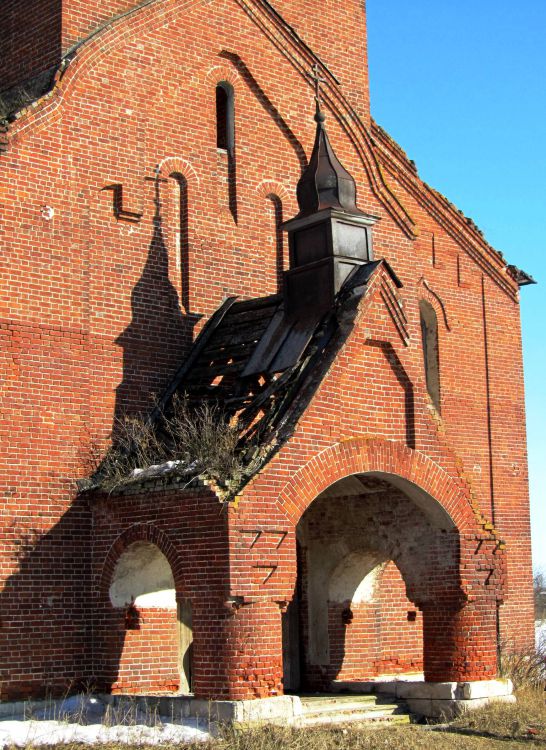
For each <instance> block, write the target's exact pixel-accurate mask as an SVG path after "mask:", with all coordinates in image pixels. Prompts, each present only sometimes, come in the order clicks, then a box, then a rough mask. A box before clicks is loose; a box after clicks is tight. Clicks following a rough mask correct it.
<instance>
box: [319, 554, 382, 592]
mask: <svg viewBox="0 0 546 750" xmlns="http://www.w3.org/2000/svg"><path fill="white" fill-rule="evenodd" d="M383 567H384V563H382V562H379V561H378V559H377V556H376V555H374V554H371V553H370V552H352V553H351V554H350V555H348V556H347V557H346V558H344V559H343V560H342V561H341V563H340V564H339V565H338V566H337V568H336V569H335V570H334V572H333V573H332V576H331V578H330V585H329V590H328V598H329V600H330V601H331V602H346V601H350V602H352V603H353V604H361V603H363V602H371V601H373V599H374V596H375V588H376V584H377V579H378V577H379V575H380V573H381V571H382V570H383Z"/></svg>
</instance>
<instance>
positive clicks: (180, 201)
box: [170, 172, 190, 312]
mask: <svg viewBox="0 0 546 750" xmlns="http://www.w3.org/2000/svg"><path fill="white" fill-rule="evenodd" d="M170 177H171V178H172V179H173V180H174V181H175V183H176V187H177V190H176V199H175V212H176V215H175V221H174V226H175V227H176V229H175V232H176V234H175V245H176V259H177V264H178V267H179V271H180V282H181V287H182V289H181V291H182V294H181V300H182V306H183V307H184V310H185V312H189V307H190V288H189V287H190V258H189V237H188V234H189V228H188V182H187V180H186V178H185V177H184V176H183V175H182V174H180V173H179V172H173V173H172V174H171V175H170Z"/></svg>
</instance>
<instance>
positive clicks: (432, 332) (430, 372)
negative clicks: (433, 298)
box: [419, 300, 440, 412]
mask: <svg viewBox="0 0 546 750" xmlns="http://www.w3.org/2000/svg"><path fill="white" fill-rule="evenodd" d="M419 312H420V317H421V338H422V344H423V362H424V366H425V378H426V383H427V391H428V394H429V396H430V398H431V399H432V403H433V404H434V406H435V407H436V410H437V411H438V412H439V411H440V354H439V347H438V319H437V317H436V313H435V312H434V308H433V307H432V305H431V304H430V302H427V301H426V300H421V301H420V303H419Z"/></svg>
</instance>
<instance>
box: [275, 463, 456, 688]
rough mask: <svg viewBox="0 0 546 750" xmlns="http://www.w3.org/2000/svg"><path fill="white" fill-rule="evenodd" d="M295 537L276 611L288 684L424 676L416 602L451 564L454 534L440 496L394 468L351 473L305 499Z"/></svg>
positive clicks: (443, 580)
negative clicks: (290, 579) (284, 594)
mask: <svg viewBox="0 0 546 750" xmlns="http://www.w3.org/2000/svg"><path fill="white" fill-rule="evenodd" d="M297 539H298V576H297V584H296V587H295V591H294V596H293V599H292V601H291V602H290V604H289V605H288V608H287V610H286V612H285V613H284V614H283V665H284V687H285V691H286V692H299V693H302V692H303V693H305V692H331V691H334V692H336V691H338V690H347V689H349V690H351V689H353V690H354V689H356V688H358V687H359V686H361V688H362V690H368V689H369V683H373V682H374V681H376V680H381V679H389V678H391V679H392V677H394V676H396V675H398V676H401V675H404V676H411V677H412V679H422V674H423V619H422V613H421V607H422V605H423V604H426V602H428V601H430V600H431V599H433V598H434V597H435V595H436V593H437V590H438V586H439V584H442V585H443V586H444V587H445V586H446V585H447V586H448V588H449V587H450V586H451V584H452V583H456V580H454V579H456V578H457V572H458V560H459V544H458V533H457V530H456V528H455V526H454V524H453V522H452V520H451V518H450V517H449V516H448V515H447V513H446V512H445V511H444V510H443V509H442V507H441V506H440V505H439V503H437V501H435V500H434V499H433V498H432V497H430V496H429V495H427V493H425V492H424V491H423V490H421V489H420V488H418V487H417V486H416V485H413V484H411V483H410V482H408V481H407V480H404V479H402V478H401V477H395V476H392V475H386V474H359V475H353V476H349V477H346V478H344V479H342V480H340V481H338V482H336V483H335V484H333V485H331V486H330V487H329V488H327V490H325V491H324V492H322V493H321V495H319V496H318V497H317V498H316V499H315V500H314V501H313V503H312V504H311V505H310V506H309V507H308V509H307V511H306V512H305V513H304V515H303V516H302V518H301V520H300V522H299V524H298V527H297ZM454 571H456V573H455V576H454Z"/></svg>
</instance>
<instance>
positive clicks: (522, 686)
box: [499, 643, 546, 690]
mask: <svg viewBox="0 0 546 750" xmlns="http://www.w3.org/2000/svg"><path fill="white" fill-rule="evenodd" d="M499 672H500V674H501V675H502V677H509V678H510V679H511V680H512V682H513V683H514V688H515V690H526V689H528V688H535V689H541V688H545V687H546V644H541V645H540V646H537V647H534V646H531V647H530V648H528V649H517V648H514V647H513V646H512V645H511V644H510V643H504V644H501V648H500V661H499Z"/></svg>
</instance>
